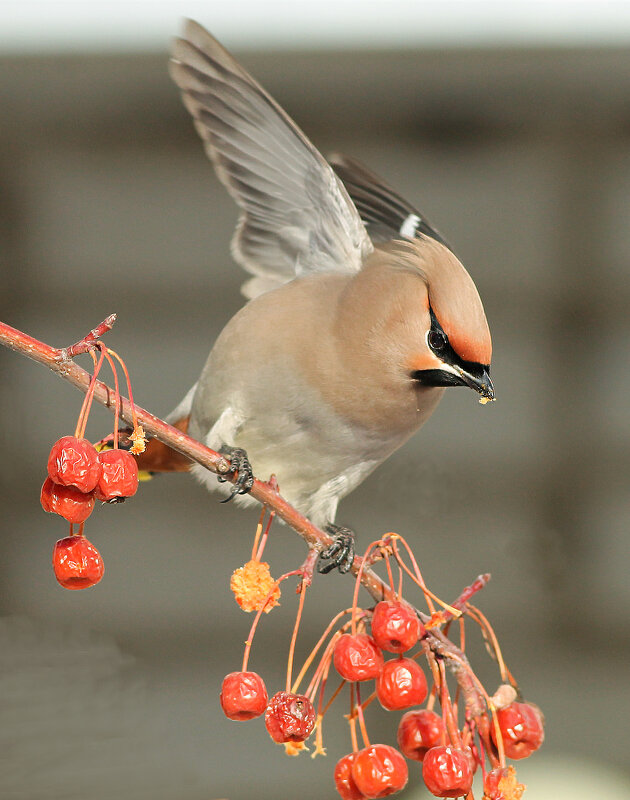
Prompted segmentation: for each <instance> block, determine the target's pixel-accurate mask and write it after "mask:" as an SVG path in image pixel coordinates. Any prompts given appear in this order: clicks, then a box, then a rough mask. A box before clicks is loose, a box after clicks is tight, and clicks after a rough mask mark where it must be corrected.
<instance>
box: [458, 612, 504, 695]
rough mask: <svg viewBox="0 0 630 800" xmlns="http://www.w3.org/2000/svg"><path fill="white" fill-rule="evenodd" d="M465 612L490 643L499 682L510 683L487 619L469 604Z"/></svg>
mask: <svg viewBox="0 0 630 800" xmlns="http://www.w3.org/2000/svg"><path fill="white" fill-rule="evenodd" d="M466 610H467V611H468V614H469V616H471V617H472V618H473V620H474V621H475V622H476V623H477V624H478V625H479V627H480V628H481V631H482V633H483V634H484V638H485V639H487V640H489V641H490V645H491V647H492V650H493V651H494V655H495V658H496V660H497V664H498V665H499V671H500V673H501V680H502V681H503V683H512V681H511V680H510V678H512V675H511V673H510V671H509V670H508V668H507V667H506V666H505V661H504V660H503V655H502V654H501V648H500V647H499V641H498V639H497V637H496V634H495V632H494V630H493V628H492V625H491V624H490V622H489V621H488V618H487V617H486V616H485V615H484V614H483V613H482V612H481V611H480V610H479V609H478V608H477V607H476V606H473V605H472V604H471V603H466ZM512 680H513V679H512Z"/></svg>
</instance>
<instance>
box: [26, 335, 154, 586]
mask: <svg viewBox="0 0 630 800" xmlns="http://www.w3.org/2000/svg"><path fill="white" fill-rule="evenodd" d="M95 346H99V347H101V348H102V345H100V343H98V344H97V345H95ZM112 355H114V356H115V357H116V358H117V359H118V360H119V361H120V363H121V365H122V367H123V369H124V370H125V375H126V376H127V382H128V384H129V376H128V373H127V370H126V368H125V366H124V364H123V362H122V360H121V359H120V358H119V356H117V355H116V354H115V353H113V351H110V350H107V349H105V348H103V349H102V350H101V359H100V360H99V361H98V362H96V360H95V370H94V376H93V378H92V381H91V384H90V387H89V389H88V392H87V393H86V396H85V400H84V402H83V406H82V408H81V412H80V414H79V420H78V422H77V429H76V431H75V435H74V436H63V437H62V438H61V439H59V440H58V441H57V442H55V444H54V445H53V446H52V449H51V451H50V455H49V456H48V477H47V478H46V480H45V481H44V484H43V486H42V490H41V495H40V501H41V504H42V508H43V509H44V511H48V512H50V513H53V514H58V515H59V516H61V517H63V518H64V519H65V520H67V521H68V522H69V523H70V536H67V537H65V538H64V539H60V540H59V541H58V542H57V543H56V544H55V547H54V550H53V568H54V571H55V576H56V578H57V580H58V582H59V583H60V584H61V585H62V586H63V587H65V588H66V589H85V588H87V587H88V586H94V584H95V583H98V582H99V581H100V580H101V578H102V577H103V572H104V566H103V560H102V558H101V555H100V553H99V552H98V550H97V549H96V547H94V545H93V544H92V543H91V542H89V541H88V539H87V538H86V537H85V536H84V534H83V525H84V523H85V520H86V519H87V518H88V517H89V516H90V514H91V513H92V511H93V509H94V503H95V501H96V500H99V501H101V502H102V503H118V502H121V501H122V500H124V499H125V498H127V497H131V496H132V495H134V494H135V493H136V491H137V489H138V466H137V463H136V460H135V458H134V456H133V455H132V453H133V452H135V453H138V452H142V449H143V448H144V436H143V434H142V429H141V428H140V427H139V426H138V425H137V422H136V424H135V425H134V432H133V434H132V440H133V442H134V446H133V447H132V450H131V452H128V451H127V450H120V449H119V447H118V424H117V422H118V415H117V416H116V427H115V430H114V435H113V437H108V439H110V438H111V440H112V441H113V449H101V450H100V451H99V450H97V448H96V447H95V446H94V445H93V444H92V443H91V442H89V441H88V440H87V439H85V438H84V433H85V427H86V424H87V418H88V416H89V411H90V407H91V402H92V397H93V393H94V387H95V385H96V377H97V375H98V371H99V369H100V366H101V364H102V363H103V358H107V359H108V361H109V363H110V364H111V365H112V369H114V375H115V378H116V380H115V383H116V411H117V412H119V410H120V395H119V393H118V379H117V376H116V372H115V367H114V365H113V361H112V359H111V356H112ZM130 394H131V390H130ZM134 421H135V410H134ZM106 441H107V440H106ZM107 447H110V444H109V442H108V444H107ZM74 525H79V529H78V533H77V534H74V528H73V526H74Z"/></svg>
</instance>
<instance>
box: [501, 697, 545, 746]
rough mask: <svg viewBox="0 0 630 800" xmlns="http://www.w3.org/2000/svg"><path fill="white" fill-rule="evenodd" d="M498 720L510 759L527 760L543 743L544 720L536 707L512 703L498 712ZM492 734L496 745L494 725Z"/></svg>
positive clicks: (528, 704)
mask: <svg viewBox="0 0 630 800" xmlns="http://www.w3.org/2000/svg"><path fill="white" fill-rule="evenodd" d="M497 719H498V722H499V728H500V729H501V735H502V737H503V749H504V750H505V755H506V756H507V757H508V758H513V759H514V760H517V759H519V758H527V756H529V755H531V754H532V753H533V752H534V750H538V748H539V747H540V745H541V744H542V743H543V740H544V738H545V731H544V728H543V723H544V719H543V715H542V713H541V711H540V709H539V708H537V707H536V706H533V705H531V704H530V703H510V705H509V706H506V707H505V708H501V709H500V710H499V711H497ZM490 732H491V734H492V740H493V741H494V743H495V744H496V733H495V730H494V725H492V726H491V728H490Z"/></svg>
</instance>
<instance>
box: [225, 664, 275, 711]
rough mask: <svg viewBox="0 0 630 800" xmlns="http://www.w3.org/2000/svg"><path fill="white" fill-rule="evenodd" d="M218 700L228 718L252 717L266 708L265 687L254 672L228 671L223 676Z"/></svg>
mask: <svg viewBox="0 0 630 800" xmlns="http://www.w3.org/2000/svg"><path fill="white" fill-rule="evenodd" d="M220 700H221V708H222V709H223V713H224V714H225V716H226V717H228V718H229V719H238V720H243V719H253V718H254V717H259V716H260V715H261V714H262V713H263V712H264V710H265V709H266V708H267V689H266V688H265V684H264V682H263V679H262V678H261V677H260V675H257V674H256V673H255V672H230V674H229V675H226V676H225V678H223V684H222V686H221V697H220Z"/></svg>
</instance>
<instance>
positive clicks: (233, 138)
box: [171, 20, 372, 297]
mask: <svg viewBox="0 0 630 800" xmlns="http://www.w3.org/2000/svg"><path fill="white" fill-rule="evenodd" d="M171 75H172V77H173V79H174V81H175V83H176V84H177V85H178V86H179V88H180V89H181V91H182V96H183V100H184V104H185V105H186V108H187V109H188V110H189V111H190V113H191V114H192V116H193V118H194V120H195V126H196V128H197V131H198V132H199V134H200V136H201V138H202V139H203V140H204V143H205V148H206V152H207V153H208V155H209V157H210V158H211V160H212V163H213V164H214V168H215V170H216V172H217V175H218V177H219V179H220V180H221V182H222V183H223V184H224V185H225V186H226V188H227V190H228V191H229V193H230V194H231V195H232V197H233V198H234V200H235V201H236V203H237V204H238V205H239V206H240V208H241V209H242V214H241V217H240V219H239V223H238V226H237V229H236V233H235V235H234V238H233V239H232V253H233V255H234V258H235V259H236V261H238V262H239V263H240V264H241V265H242V266H243V267H245V269H246V270H247V271H248V272H251V273H252V274H253V275H255V276H257V277H256V278H255V279H253V280H252V281H249V282H248V283H247V284H246V285H245V287H244V292H245V293H246V294H247V295H248V296H250V297H251V296H255V295H256V294H259V293H261V292H262V291H265V290H267V289H268V288H271V287H273V286H275V285H278V284H280V283H284V282H286V281H288V280H291V279H292V278H294V277H295V276H296V275H304V274H307V273H312V272H355V271H358V270H359V269H360V268H361V264H362V262H363V258H364V257H365V256H366V255H367V254H368V253H369V252H370V251H371V250H372V244H371V242H370V239H369V237H368V235H367V232H366V230H365V227H364V225H363V223H362V222H361V218H360V216H359V214H358V213H357V210H356V208H355V207H354V205H353V203H352V201H351V199H350V197H349V196H348V193H347V191H346V189H345V188H344V186H343V184H342V182H341V181H340V180H339V179H338V178H337V176H336V175H335V173H334V171H333V170H332V168H331V167H330V165H329V164H328V163H327V162H326V161H325V159H324V158H323V157H322V156H321V155H320V153H319V152H318V151H317V150H316V149H315V147H314V146H313V145H312V144H311V143H310V142H309V140H308V139H307V138H306V136H305V135H304V134H303V133H302V131H301V130H300V129H299V128H298V127H297V125H296V124H295V123H294V122H293V121H292V120H291V119H290V117H289V116H288V115H287V114H286V113H285V112H284V111H283V110H282V108H280V106H279V105H278V104H277V103H276V102H275V101H274V100H273V98H271V97H270V96H269V95H268V94H267V92H266V91H265V90H264V89H263V88H262V86H260V85H259V84H258V83H257V82H256V81H255V80H254V79H253V78H252V77H251V76H250V75H249V74H248V73H247V72H246V71H245V70H244V69H243V68H242V67H241V66H240V65H239V64H238V63H237V62H236V61H235V59H234V58H233V57H232V56H231V55H230V54H229V53H228V52H227V50H225V49H224V48H223V47H222V46H221V45H220V44H219V42H217V40H216V39H214V37H212V36H211V35H210V34H209V33H208V32H207V31H206V30H204V28H202V27H201V26H200V25H198V24H197V23H196V22H193V21H191V20H189V21H187V22H186V23H185V28H184V35H183V37H182V38H181V39H176V40H175V44H174V47H173V53H172V60H171Z"/></svg>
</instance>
